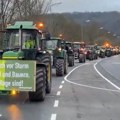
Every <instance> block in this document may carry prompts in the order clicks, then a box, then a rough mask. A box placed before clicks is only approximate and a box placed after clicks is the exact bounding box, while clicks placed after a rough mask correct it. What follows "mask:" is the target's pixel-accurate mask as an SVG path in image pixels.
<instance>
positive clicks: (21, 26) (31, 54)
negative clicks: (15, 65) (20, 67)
mask: <svg viewBox="0 0 120 120" xmlns="http://www.w3.org/2000/svg"><path fill="white" fill-rule="evenodd" d="M41 36H42V34H41V33H40V32H39V30H38V29H37V28H36V27H35V26H34V25H33V22H25V21H24V22H16V23H15V25H13V26H8V27H7V29H6V31H5V37H4V39H3V40H4V41H3V46H4V48H3V51H4V53H3V55H2V58H3V59H25V60H28V59H32V60H34V59H35V57H36V54H37V52H38V50H39V49H40V46H39V45H40V43H39V42H40V39H41Z"/></svg>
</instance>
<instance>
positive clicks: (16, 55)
mask: <svg viewBox="0 0 120 120" xmlns="http://www.w3.org/2000/svg"><path fill="white" fill-rule="evenodd" d="M23 58H24V54H23V52H22V51H7V52H4V53H3V55H2V59H9V60H10V59H15V60H16V59H23Z"/></svg>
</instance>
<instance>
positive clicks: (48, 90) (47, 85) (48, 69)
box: [46, 65, 52, 93]
mask: <svg viewBox="0 0 120 120" xmlns="http://www.w3.org/2000/svg"><path fill="white" fill-rule="evenodd" d="M51 71H52V70H51V65H48V66H47V79H46V93H50V92H51V86H52V81H51Z"/></svg>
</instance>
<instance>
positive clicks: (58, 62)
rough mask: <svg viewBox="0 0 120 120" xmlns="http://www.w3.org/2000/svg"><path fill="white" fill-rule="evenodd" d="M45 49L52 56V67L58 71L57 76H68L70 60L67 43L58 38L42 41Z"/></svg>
mask: <svg viewBox="0 0 120 120" xmlns="http://www.w3.org/2000/svg"><path fill="white" fill-rule="evenodd" d="M42 42H43V44H44V46H45V49H46V50H47V51H48V52H49V53H50V54H51V60H52V67H53V68H55V70H56V75H57V76H63V75H64V74H67V68H68V59H67V51H66V48H65V47H66V46H65V41H64V40H63V39H61V38H58V37H50V38H44V39H42Z"/></svg>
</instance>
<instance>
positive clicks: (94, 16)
mask: <svg viewBox="0 0 120 120" xmlns="http://www.w3.org/2000/svg"><path fill="white" fill-rule="evenodd" d="M63 15H64V16H65V17H67V18H68V19H73V20H74V21H75V22H77V23H80V24H82V25H85V24H86V23H85V21H86V20H90V22H96V23H98V24H99V25H100V26H103V27H104V28H105V29H106V30H108V31H111V32H112V33H115V34H117V35H120V13H119V12H95V13H89V12H88V13H79V12H74V13H63Z"/></svg>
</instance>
